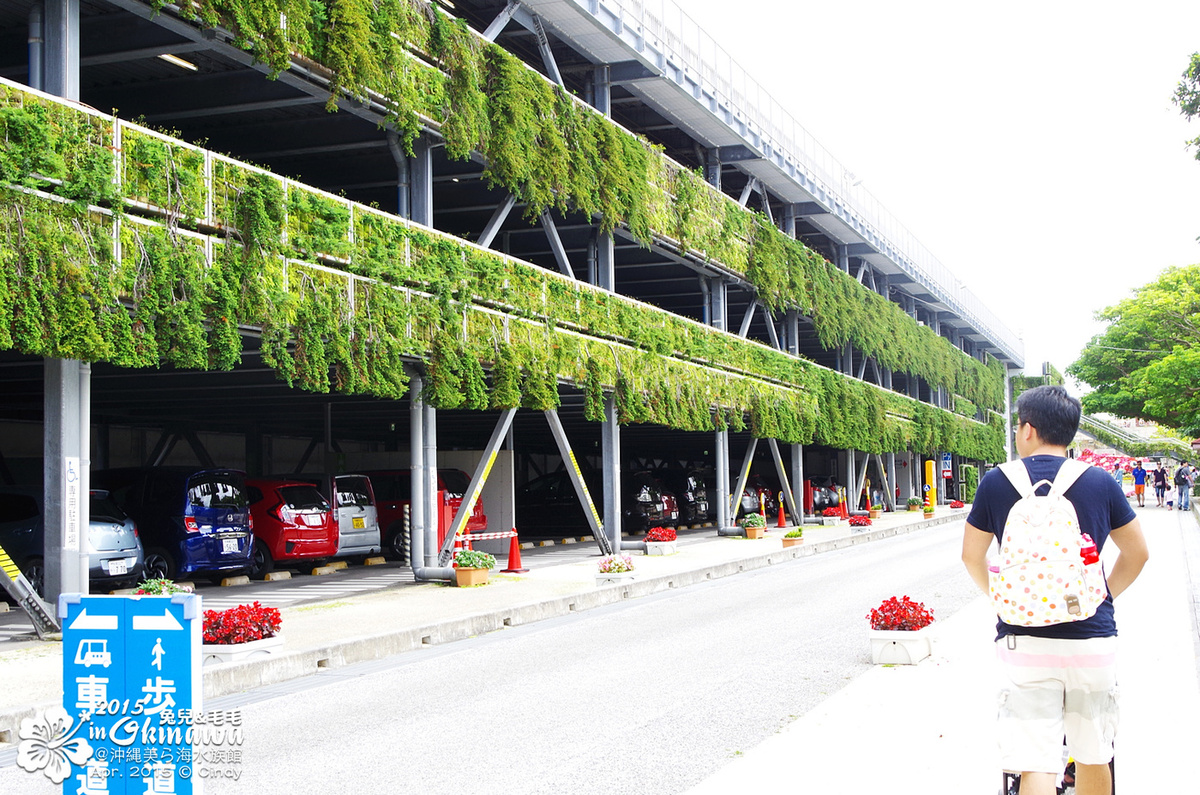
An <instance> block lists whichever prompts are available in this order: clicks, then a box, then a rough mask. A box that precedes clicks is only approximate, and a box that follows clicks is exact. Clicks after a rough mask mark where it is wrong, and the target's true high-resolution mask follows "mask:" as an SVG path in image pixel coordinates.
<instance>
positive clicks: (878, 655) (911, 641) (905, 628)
mask: <svg viewBox="0 0 1200 795" xmlns="http://www.w3.org/2000/svg"><path fill="white" fill-rule="evenodd" d="M867 618H868V619H869V620H870V622H871V629H870V632H869V633H868V634H869V636H870V639H871V662H873V663H875V664H876V665H916V664H917V663H919V662H920V661H921V660H923V659H925V658H926V657H928V656H929V655H930V653H931V652H932V648H931V646H930V643H929V635H928V633H927V632H925V629H926V627H928V626H929V625H930V624H932V623H933V611H932V610H930V609H928V608H927V607H925V603H924V602H915V601H913V600H912V599H909V598H908V597H907V596H902V597H900V598H899V599H897V598H896V597H894V596H893V597H891V598H890V599H885V600H884V601H883V603H882V604H880V605H879V607H877V608H875V609H874V610H872V611H871V612H870V613H868V614H867Z"/></svg>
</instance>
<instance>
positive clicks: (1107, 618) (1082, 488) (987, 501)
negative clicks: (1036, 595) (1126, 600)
mask: <svg viewBox="0 0 1200 795" xmlns="http://www.w3.org/2000/svg"><path fill="white" fill-rule="evenodd" d="M1021 460H1022V462H1023V463H1024V464H1025V468H1026V469H1027V470H1028V471H1029V477H1030V480H1032V481H1033V482H1034V483H1037V482H1038V481H1039V480H1053V479H1054V476H1055V475H1057V474H1058V469H1059V467H1061V466H1062V462H1063V461H1065V460H1066V459H1065V458H1060V457H1059V456H1055V455H1035V456H1030V457H1029V458H1023V459H1021ZM1046 491H1047V489H1046V487H1045V486H1042V487H1041V488H1040V489H1038V494H1045V493H1046ZM1020 498H1021V495H1020V494H1018V493H1017V490H1016V489H1015V488H1013V485H1012V483H1010V482H1009V480H1008V478H1007V477H1006V476H1005V474H1004V473H1003V472H1001V471H1000V470H999V469H993V470H992V471H991V472H988V473H987V474H986V475H984V476H983V478H982V479H981V480H980V481H979V488H978V490H977V491H976V492H975V503H974V505H973V506H972V507H971V514H970V516H968V517H967V522H968V523H970V524H971V525H972V526H973V527H977V528H979V529H980V530H984V531H986V532H989V533H992V534H993V535H995V536H996V543H997V544H1000V543H1001V542H1002V541H1003V538H1004V523H1005V521H1007V519H1008V512H1009V511H1010V510H1012V507H1013V505H1015V504H1016V502H1017V500H1019V499H1020ZM1066 498H1067V499H1068V500H1070V501H1071V504H1072V505H1074V506H1075V515H1076V516H1077V517H1078V518H1079V529H1080V532H1083V533H1087V534H1088V535H1090V536H1091V537H1092V540H1093V541H1095V542H1096V548H1097V549H1098V550H1099V551H1100V552H1103V551H1104V544H1105V542H1106V541H1108V534H1109V533H1110V532H1111V531H1112V530H1114V529H1116V528H1118V527H1124V526H1125V525H1127V524H1129V523H1130V522H1132V521H1133V520H1134V519H1135V518H1136V514H1135V513H1134V512H1133V508H1132V507H1130V505H1129V500H1127V499H1126V498H1125V495H1124V494H1123V493H1122V491H1121V487H1120V486H1118V485H1117V484H1116V481H1114V480H1113V479H1112V478H1111V477H1109V476H1108V474H1107V473H1106V472H1104V471H1103V470H1101V469H1098V468H1096V467H1091V468H1089V469H1088V471H1086V472H1084V473H1083V475H1082V476H1080V478H1079V480H1077V481H1075V484H1074V485H1073V486H1071V488H1069V489H1067V493H1066ZM996 632H997V638H1002V637H1004V636H1005V635H1037V636H1038V637H1042V638H1099V637H1107V636H1110V635H1116V634H1117V623H1116V620H1115V619H1114V617H1113V602H1112V596H1109V597H1108V598H1106V599H1105V600H1104V602H1103V603H1102V604H1101V605H1100V607H1099V608H1097V609H1096V613H1095V615H1093V616H1091V617H1090V618H1086V619H1084V620H1083V621H1070V622H1067V623H1065V624H1054V625H1052V626H1048V627H1019V626H1014V625H1012V624H1006V623H1004V622H1003V621H997V622H996Z"/></svg>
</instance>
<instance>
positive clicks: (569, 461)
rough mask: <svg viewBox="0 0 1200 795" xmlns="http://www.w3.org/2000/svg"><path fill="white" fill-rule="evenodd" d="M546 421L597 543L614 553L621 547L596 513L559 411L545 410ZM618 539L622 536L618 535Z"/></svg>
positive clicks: (605, 552) (601, 550) (609, 552)
mask: <svg viewBox="0 0 1200 795" xmlns="http://www.w3.org/2000/svg"><path fill="white" fill-rule="evenodd" d="M544 414H545V415H546V421H547V422H548V423H550V432H551V434H553V436H554V442H555V444H557V445H558V452H559V454H560V455H562V459H563V463H565V464H566V465H567V475H568V476H569V477H570V479H571V485H573V486H574V487H575V494H576V496H577V497H579V504H580V505H582V506H583V515H584V517H586V518H587V521H588V525H590V526H591V528H592V537H593V538H595V539H596V543H597V544H598V545H599V546H600V552H601V553H603V554H605V555H611V554H613V550H614V549H620V546H619V544H618V545H613V544H611V543H610V541H609V537H608V536H607V535H605V531H604V524H603V522H601V521H600V517H599V516H598V515H597V514H596V504H595V502H593V501H592V495H591V494H590V493H589V492H588V487H587V483H586V482H585V481H584V479H583V473H582V472H580V471H579V462H578V461H576V460H575V453H574V451H572V450H571V443H570V441H569V440H568V439H567V432H566V430H565V429H564V428H563V426H562V421H560V420H559V418H558V412H557V411H554V410H550V411H546V412H544ZM617 538H618V540H619V539H620V536H617Z"/></svg>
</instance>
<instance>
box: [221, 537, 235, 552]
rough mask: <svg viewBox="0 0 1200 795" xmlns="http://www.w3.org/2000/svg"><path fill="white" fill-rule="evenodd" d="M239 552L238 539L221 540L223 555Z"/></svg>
mask: <svg viewBox="0 0 1200 795" xmlns="http://www.w3.org/2000/svg"><path fill="white" fill-rule="evenodd" d="M237 551H238V540H237V539H236V538H222V539H221V552H222V553H225V552H237Z"/></svg>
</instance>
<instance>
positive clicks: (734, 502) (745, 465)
mask: <svg viewBox="0 0 1200 795" xmlns="http://www.w3.org/2000/svg"><path fill="white" fill-rule="evenodd" d="M757 449H758V439H755V438H754V437H750V446H749V447H747V448H746V458H745V460H743V461H742V468H741V471H740V472H739V473H738V479H737V484H736V485H735V486H734V487H733V493H732V494H730V495H729V496H728V497H727V498H726V500H727V505H728V506H729V513H730V517H731V521H730V524H729V527H719V528H717V533H718V535H736V534H738V532H739V531H738V530H737V514H738V507H739V506H740V505H741V502H742V492H743V491H745V490H746V480H747V479H748V478H749V477H750V466H751V465H752V464H753V463H754V451H755V450H757Z"/></svg>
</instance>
